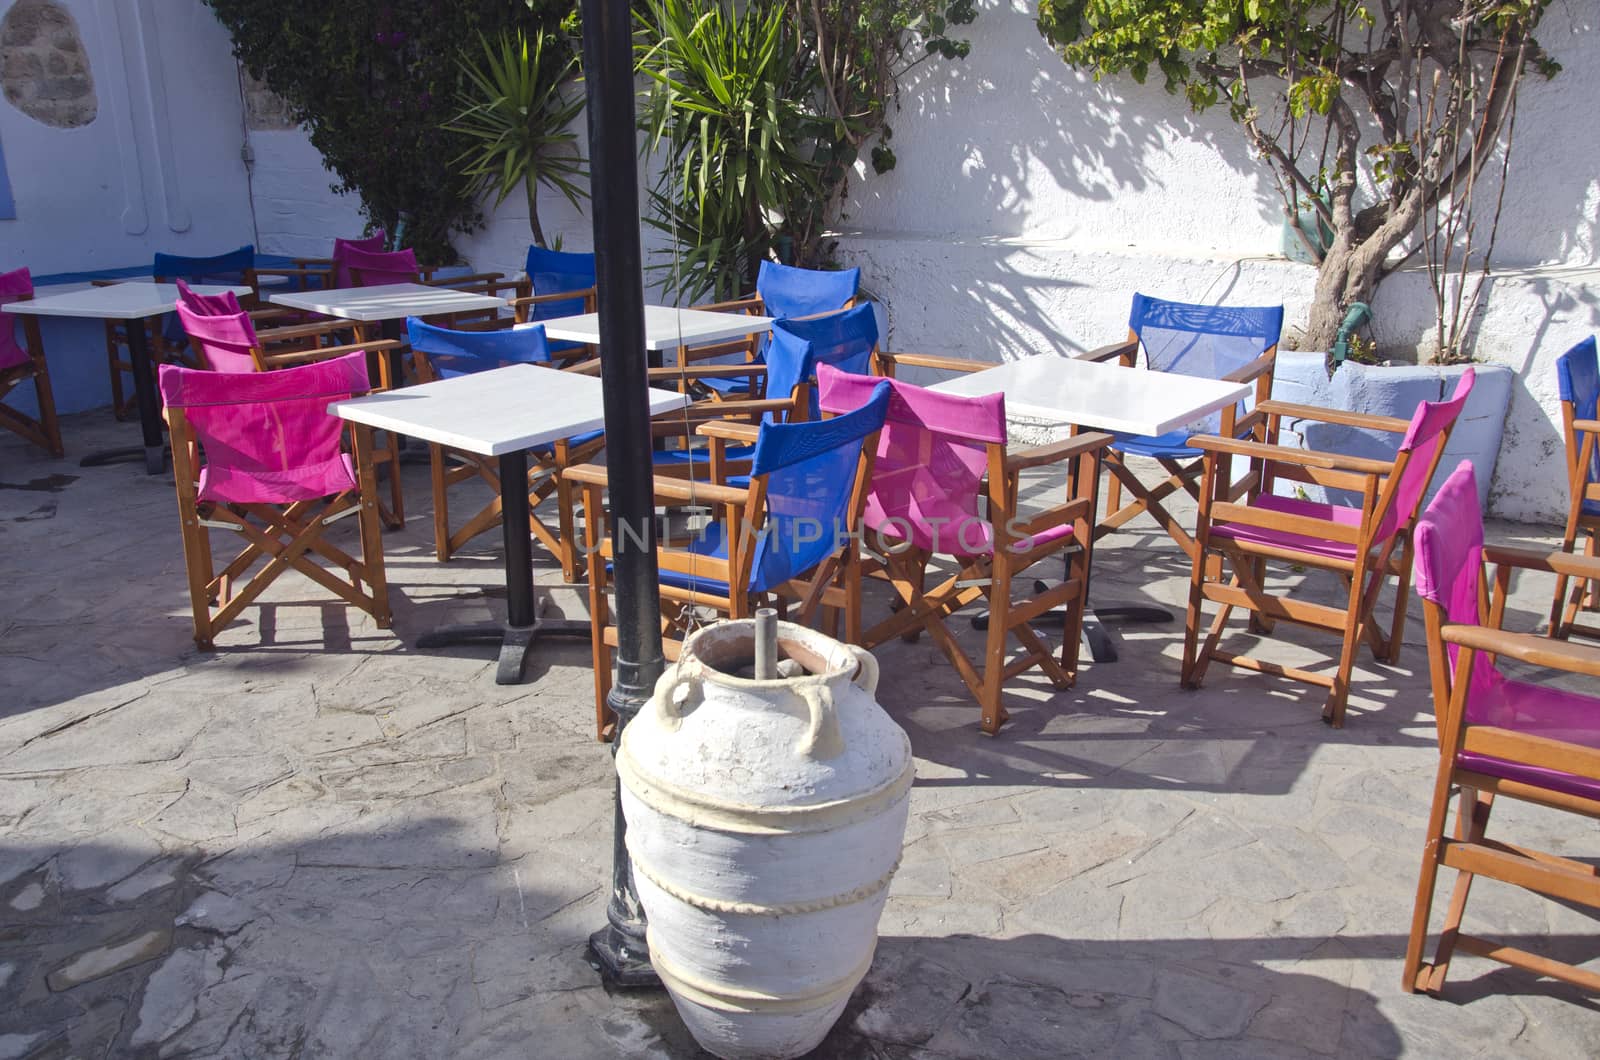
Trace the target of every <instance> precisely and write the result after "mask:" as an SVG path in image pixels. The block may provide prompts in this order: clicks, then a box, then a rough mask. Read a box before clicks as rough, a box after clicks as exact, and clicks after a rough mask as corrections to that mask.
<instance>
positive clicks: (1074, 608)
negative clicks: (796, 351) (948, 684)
mask: <svg viewBox="0 0 1600 1060" xmlns="http://www.w3.org/2000/svg"><path fill="white" fill-rule="evenodd" d="M817 380H818V383H819V406H820V408H821V409H822V411H823V412H825V413H828V414H830V415H831V414H838V413H842V412H848V411H850V410H852V409H855V408H858V407H860V406H861V405H862V404H864V403H865V402H866V401H867V399H868V398H869V397H870V396H871V394H872V393H873V388H874V387H877V386H882V385H884V384H885V383H887V384H888V386H889V387H890V388H891V396H890V400H889V412H888V415H887V418H886V419H885V420H884V425H883V431H882V433H881V434H880V435H879V436H878V455H877V460H876V461H875V462H874V464H873V467H872V478H871V490H870V492H869V493H868V495H867V506H866V511H865V514H864V515H863V517H862V523H863V526H864V527H865V528H866V530H867V534H866V536H865V540H864V542H863V549H862V553H863V554H862V555H861V556H860V557H859V558H858V559H855V560H854V561H852V562H848V563H846V564H845V565H844V567H843V570H842V572H841V573H842V580H843V581H844V582H845V585H846V594H847V600H846V603H845V630H846V633H845V635H846V639H849V640H851V641H852V642H854V643H858V644H861V645H864V646H866V647H869V648H870V647H873V646H876V645H878V644H882V643H884V642H885V641H887V640H889V639H891V638H893V637H897V636H905V635H909V634H914V633H916V632H917V631H920V630H924V629H925V630H927V631H928V633H929V635H930V636H932V637H933V639H934V642H935V643H937V644H938V645H939V647H940V649H941V650H942V651H943V652H944V653H945V656H946V657H947V658H949V660H950V663H951V665H953V666H954V667H955V668H956V672H957V673H959V674H960V675H961V679H962V680H963V681H965V682H966V684H967V688H968V689H969V690H970V691H971V692H972V695H973V697H974V698H975V699H976V700H977V701H978V705H979V707H980V708H981V711H982V726H983V731H984V732H986V733H989V734H991V735H992V734H994V733H996V732H998V731H999V729H1000V726H1001V725H1002V724H1004V723H1005V720H1006V717H1007V715H1006V710H1005V707H1004V705H1003V704H1002V703H1001V693H1002V691H1003V685H1004V683H1005V680H1006V679H1007V678H1008V677H1013V676H1015V675H1017V674H1019V673H1023V672H1025V671H1027V670H1029V669H1031V668H1033V667H1035V666H1037V667H1038V668H1039V669H1041V670H1043V671H1044V675H1045V677H1047V678H1048V679H1049V680H1050V682H1051V684H1053V685H1054V686H1055V687H1057V688H1067V687H1070V686H1071V685H1072V683H1073V681H1074V680H1076V678H1077V671H1078V632H1079V629H1080V627H1081V624H1082V622H1083V608H1084V599H1085V594H1086V592H1087V589H1088V584H1089V563H1090V556H1091V552H1092V551H1093V537H1092V532H1093V529H1094V524H1095V499H1096V496H1097V494H1098V491H1099V472H1100V456H1101V454H1102V452H1103V451H1104V449H1105V447H1106V446H1107V445H1109V444H1110V443H1111V440H1112V439H1111V435H1109V434H1101V433H1084V434H1080V435H1077V436H1076V437H1074V438H1070V439H1068V440H1067V441H1064V442H1059V443H1056V444H1054V445H1047V446H1041V447H1039V448H1035V449H1028V450H1024V451H1022V452H1019V453H1010V454H1008V453H1007V452H1006V410H1005V398H1004V396H1003V395H1000V394H992V395H989V396H987V397H972V398H969V397H956V396H954V395H949V394H939V393H935V392H934V391H932V390H926V389H924V388H922V387H917V386H912V385H911V384H909V383H902V382H900V381H899V380H896V379H889V380H885V379H882V378H875V377H871V376H864V375H856V374H853V373H850V372H844V371H840V370H839V369H837V368H834V367H833V366H832V365H827V364H823V365H819V366H818V367H817ZM1055 464H1065V465H1066V474H1065V475H1063V479H1064V483H1063V485H1064V490H1063V492H1064V494H1065V497H1064V499H1063V501H1062V502H1061V503H1060V504H1057V505H1054V506H1053V507H1050V508H1047V509H1045V510H1044V511H1042V512H1037V513H1029V514H1026V515H1025V514H1023V513H1022V511H1021V509H1020V505H1019V502H1018V497H1017V490H1018V485H1019V481H1020V477H1021V473H1022V472H1023V471H1024V470H1026V469H1028V468H1035V467H1044V466H1047V465H1055ZM980 498H983V499H984V500H986V502H987V504H986V507H985V508H984V509H982V510H980V507H979V503H978V502H979V499H980ZM1063 553H1065V554H1066V555H1067V559H1068V571H1067V580H1066V581H1065V582H1064V583H1062V584H1060V585H1058V586H1056V587H1055V588H1053V589H1048V590H1046V591H1044V592H1042V593H1037V594H1036V595H1033V596H1031V597H1028V598H1024V599H1020V600H1017V599H1013V592H1014V589H1015V587H1016V585H1017V584H1018V583H1019V582H1022V581H1023V578H1022V575H1023V573H1024V572H1025V571H1026V570H1027V569H1028V568H1029V567H1031V566H1032V565H1033V564H1035V563H1038V562H1039V561H1040V560H1043V559H1047V558H1050V557H1056V556H1061V555H1062V554H1063ZM935 556H950V557H952V558H953V559H954V560H955V563H956V566H957V568H958V569H957V570H956V572H955V573H954V574H952V575H950V576H949V577H947V578H945V579H944V580H943V581H941V582H940V583H939V584H938V585H937V586H935V587H933V588H928V587H927V569H928V565H929V563H930V562H931V561H932V560H933V558H934V557H935ZM874 575H876V576H879V577H883V578H886V579H887V580H888V581H889V583H890V584H891V585H892V586H893V587H894V590H895V592H896V594H897V595H898V596H899V598H900V603H901V605H902V606H901V608H900V610H899V611H898V612H897V613H896V614H894V615H893V616H891V617H890V618H888V619H886V620H884V621H883V622H880V623H878V624H877V625H875V626H873V627H872V628H870V629H868V630H866V631H864V632H859V633H858V629H859V624H860V619H859V614H860V606H861V588H860V584H861V583H860V579H861V578H862V577H867V576H874ZM979 600H983V601H985V602H986V603H987V605H988V608H989V629H988V641H987V643H986V645H985V647H984V653H983V657H982V659H981V660H980V661H979V662H978V663H977V664H974V663H973V661H972V660H971V659H970V658H968V657H967V654H966V652H965V651H963V650H962V648H961V646H960V644H959V643H957V641H956V638H955V635H954V634H952V633H951V632H950V631H949V629H947V628H946V627H945V624H944V623H945V619H946V618H948V617H949V616H950V615H951V614H953V613H954V612H956V611H958V610H960V609H961V608H963V607H966V606H967V605H969V604H973V603H976V602H977V601H979ZM1060 605H1065V607H1066V609H1067V622H1066V630H1065V633H1064V636H1063V639H1062V643H1061V653H1060V659H1059V660H1058V659H1056V658H1055V657H1054V656H1053V655H1052V654H1051V651H1050V648H1049V646H1048V645H1046V644H1045V642H1044V641H1043V640H1041V639H1040V637H1039V635H1038V634H1037V633H1035V632H1034V631H1033V629H1032V628H1031V627H1030V626H1029V624H1028V623H1029V621H1030V620H1031V619H1033V618H1035V617H1037V616H1038V615H1040V614H1042V613H1043V612H1045V611H1047V610H1049V609H1050V608H1052V607H1056V606H1060ZM1012 637H1014V638H1016V640H1017V641H1018V642H1019V643H1020V644H1021V645H1022V648H1023V652H1024V654H1023V656H1022V657H1021V658H1019V659H1017V660H1015V661H1013V662H1011V663H1009V664H1008V663H1007V662H1006V656H1007V644H1008V640H1009V638H1012Z"/></svg>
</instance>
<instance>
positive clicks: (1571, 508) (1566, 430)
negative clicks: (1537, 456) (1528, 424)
mask: <svg viewBox="0 0 1600 1060" xmlns="http://www.w3.org/2000/svg"><path fill="white" fill-rule="evenodd" d="M1561 424H1562V433H1563V435H1564V436H1565V437H1566V442H1567V444H1566V452H1567V497H1568V499H1569V500H1568V507H1567V524H1566V527H1565V529H1564V531H1563V533H1562V536H1561V550H1562V551H1563V552H1569V553H1570V552H1571V551H1572V550H1573V548H1574V546H1575V545H1576V544H1577V540H1578V535H1579V534H1580V533H1581V534H1584V535H1586V536H1587V537H1588V544H1587V546H1586V547H1585V549H1584V555H1586V556H1589V557H1590V558H1591V559H1593V558H1596V557H1600V515H1590V514H1588V513H1586V512H1584V510H1583V505H1584V502H1586V501H1587V502H1592V503H1600V482H1589V481H1588V475H1587V470H1588V468H1589V467H1590V463H1591V461H1593V460H1594V453H1595V446H1596V444H1597V441H1600V420H1580V419H1578V417H1577V410H1576V409H1575V408H1574V406H1573V403H1572V402H1570V401H1563V402H1562V403H1561ZM1569 585H1570V587H1571V591H1570V595H1569V591H1568V587H1569ZM1579 611H1588V612H1591V613H1592V612H1597V611H1600V581H1597V580H1595V579H1592V578H1587V579H1586V578H1580V579H1578V580H1576V581H1575V582H1574V581H1573V580H1572V578H1571V577H1570V576H1568V575H1566V574H1559V573H1558V574H1557V576H1556V591H1555V597H1554V599H1553V600H1552V601H1551V604H1550V636H1552V637H1555V638H1557V639H1561V640H1565V639H1566V638H1567V637H1569V636H1571V635H1572V634H1574V633H1576V634H1578V635H1579V636H1580V637H1590V638H1597V639H1600V624H1589V623H1580V622H1579V621H1578V612H1579Z"/></svg>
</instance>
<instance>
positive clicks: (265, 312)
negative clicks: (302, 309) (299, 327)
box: [246, 306, 299, 326]
mask: <svg viewBox="0 0 1600 1060" xmlns="http://www.w3.org/2000/svg"><path fill="white" fill-rule="evenodd" d="M246 312H247V313H248V314H249V316H250V323H252V324H255V323H259V322H260V321H263V320H266V321H272V320H281V319H283V318H284V317H292V316H294V315H295V314H296V313H298V312H299V310H298V309H285V308H283V307H282V306H268V307H266V308H264V309H249V310H246ZM286 326H287V325H286Z"/></svg>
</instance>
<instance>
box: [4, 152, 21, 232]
mask: <svg viewBox="0 0 1600 1060" xmlns="http://www.w3.org/2000/svg"><path fill="white" fill-rule="evenodd" d="M16 216H17V202H16V200H15V199H13V198H12V197H11V178H10V177H8V176H6V145H5V144H3V143H0V221H10V220H12V219H13V218H15V217H16Z"/></svg>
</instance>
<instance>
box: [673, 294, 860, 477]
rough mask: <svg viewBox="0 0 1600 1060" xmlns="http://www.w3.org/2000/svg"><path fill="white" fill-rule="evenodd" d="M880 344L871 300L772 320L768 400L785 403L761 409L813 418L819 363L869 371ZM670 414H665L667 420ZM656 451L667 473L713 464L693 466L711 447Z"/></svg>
mask: <svg viewBox="0 0 1600 1060" xmlns="http://www.w3.org/2000/svg"><path fill="white" fill-rule="evenodd" d="M782 267H783V266H779V268H782ZM791 271H793V270H791ZM877 346H878V321H877V317H876V316H875V315H874V314H873V312H872V307H871V306H870V305H860V306H856V307H855V308H853V309H846V310H843V311H842V312H836V313H829V314H827V315H825V316H814V317H805V318H801V319H797V320H776V321H773V324H772V340H771V342H770V343H769V344H768V346H767V353H766V378H767V385H766V393H767V398H768V399H769V401H768V404H771V403H772V402H785V404H784V406H783V407H781V408H777V409H772V408H769V409H767V410H766V411H765V412H763V413H762V414H761V422H762V423H803V422H805V421H806V420H809V419H811V418H812V417H813V415H814V412H815V409H816V404H817V403H816V390H817V365H819V364H831V365H833V366H834V367H835V368H837V369H839V370H840V371H842V372H850V373H852V374H855V375H870V374H871V372H872V353H873V351H874V350H875V349H877ZM669 371H670V370H669ZM694 372H695V370H694V369H692V368H690V369H686V370H685V374H686V375H687V376H688V377H691V378H693V377H694ZM719 381H720V380H719ZM700 407H704V408H706V409H708V410H709V411H710V412H712V413H716V412H718V411H719V410H720V409H722V408H730V409H731V408H733V407H734V406H732V405H731V404H730V405H726V406H724V405H723V404H722V403H702V406H700ZM671 418H672V417H670V416H669V417H666V419H667V420H668V421H670V420H671ZM754 455H755V445H754V444H753V443H746V444H743V445H733V446H729V447H728V448H727V451H726V453H725V454H724V456H725V459H726V460H728V461H729V462H731V463H732V464H735V465H739V466H741V467H742V465H743V464H745V463H747V462H748V461H749V460H750V459H751V458H752V457H753V456H754ZM654 456H655V462H656V465H657V467H658V469H659V470H661V471H663V472H664V473H667V474H675V473H677V470H676V469H678V468H684V467H688V468H689V471H690V474H699V475H701V476H703V475H704V474H705V472H706V471H707V470H708V467H707V466H702V467H699V468H695V467H694V466H693V465H695V464H702V465H705V464H706V462H707V460H708V450H706V449H697V448H691V447H685V448H682V449H662V450H658V451H656V453H655V454H654ZM710 471H711V474H712V476H713V477H717V476H719V475H720V474H721V471H719V470H717V469H710Z"/></svg>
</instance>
